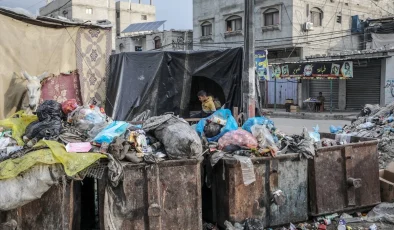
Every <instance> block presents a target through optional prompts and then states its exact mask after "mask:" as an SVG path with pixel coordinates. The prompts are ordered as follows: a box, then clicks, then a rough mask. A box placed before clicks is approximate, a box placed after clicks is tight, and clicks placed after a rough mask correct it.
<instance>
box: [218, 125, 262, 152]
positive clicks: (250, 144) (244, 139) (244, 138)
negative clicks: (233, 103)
mask: <svg viewBox="0 0 394 230" xmlns="http://www.w3.org/2000/svg"><path fill="white" fill-rule="evenodd" d="M218 144H219V149H220V150H221V149H224V148H225V147H226V146H228V145H238V146H242V147H246V148H250V149H253V148H257V145H258V144H257V140H256V138H254V136H253V135H252V134H251V133H249V132H247V131H245V130H242V129H238V130H233V131H230V132H228V133H226V134H224V136H223V137H221V138H220V139H219V142H218Z"/></svg>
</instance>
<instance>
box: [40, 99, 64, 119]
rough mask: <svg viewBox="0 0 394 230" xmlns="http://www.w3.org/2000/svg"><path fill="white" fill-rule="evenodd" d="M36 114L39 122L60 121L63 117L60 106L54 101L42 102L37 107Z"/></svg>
mask: <svg viewBox="0 0 394 230" xmlns="http://www.w3.org/2000/svg"><path fill="white" fill-rule="evenodd" d="M36 112H37V117H38V120H39V121H46V120H54V119H56V120H61V118H62V117H63V113H62V105H61V104H60V103H59V102H57V101H54V100H47V101H44V102H43V103H42V104H41V105H39V106H38V108H37V111H36Z"/></svg>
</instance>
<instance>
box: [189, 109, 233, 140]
mask: <svg viewBox="0 0 394 230" xmlns="http://www.w3.org/2000/svg"><path fill="white" fill-rule="evenodd" d="M213 116H217V117H220V118H222V119H224V120H226V121H227V123H226V125H225V126H224V127H223V128H222V129H221V131H220V133H219V134H218V135H217V136H214V137H211V138H207V140H208V141H209V142H211V141H218V140H219V139H220V138H221V137H222V136H223V135H224V134H226V133H227V132H229V131H232V130H237V129H238V123H237V121H236V120H235V118H234V117H233V115H232V114H231V111H230V110H228V109H220V110H218V111H216V112H215V113H213V114H212V115H211V116H209V117H207V118H203V119H201V120H200V121H199V122H198V123H197V126H196V131H197V133H198V135H200V136H202V133H203V132H204V127H205V124H206V122H207V120H209V119H211V118H212V117H213Z"/></svg>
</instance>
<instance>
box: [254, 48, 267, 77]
mask: <svg viewBox="0 0 394 230" xmlns="http://www.w3.org/2000/svg"><path fill="white" fill-rule="evenodd" d="M267 55H268V51H267V50H256V51H255V54H254V56H255V58H254V59H255V62H256V72H257V76H259V78H260V80H269V75H268V57H267Z"/></svg>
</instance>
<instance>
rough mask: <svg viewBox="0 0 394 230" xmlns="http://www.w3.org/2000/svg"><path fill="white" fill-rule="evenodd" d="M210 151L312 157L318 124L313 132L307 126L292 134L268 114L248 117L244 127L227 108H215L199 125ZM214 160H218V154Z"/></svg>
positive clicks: (250, 155) (228, 153) (205, 144)
mask: <svg viewBox="0 0 394 230" xmlns="http://www.w3.org/2000/svg"><path fill="white" fill-rule="evenodd" d="M196 131H197V132H198V134H199V135H200V136H201V137H202V139H203V143H204V146H205V147H206V148H207V151H210V152H211V153H215V155H214V156H218V155H220V156H224V155H227V156H230V155H231V156H243V157H249V158H255V157H276V156H278V155H281V154H288V153H299V154H300V156H301V157H305V158H313V156H314V155H315V148H316V145H317V143H318V142H320V134H319V128H318V126H317V127H315V130H314V131H313V132H308V130H307V129H306V128H305V129H304V130H303V132H302V134H301V135H293V136H289V135H286V134H285V133H283V132H281V131H280V130H279V129H277V128H276V127H275V124H274V122H273V121H272V120H270V119H268V118H266V117H253V118H249V119H248V120H247V121H246V122H245V123H244V124H243V126H242V128H239V127H238V124H237V122H236V121H235V119H234V117H233V116H232V115H231V112H230V111H229V110H227V109H222V110H218V111H216V112H215V113H214V114H213V115H211V116H210V117H207V118H205V119H202V120H201V121H200V122H199V123H198V124H197V126H196ZM214 161H216V162H217V161H218V158H217V157H215V158H214Z"/></svg>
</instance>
